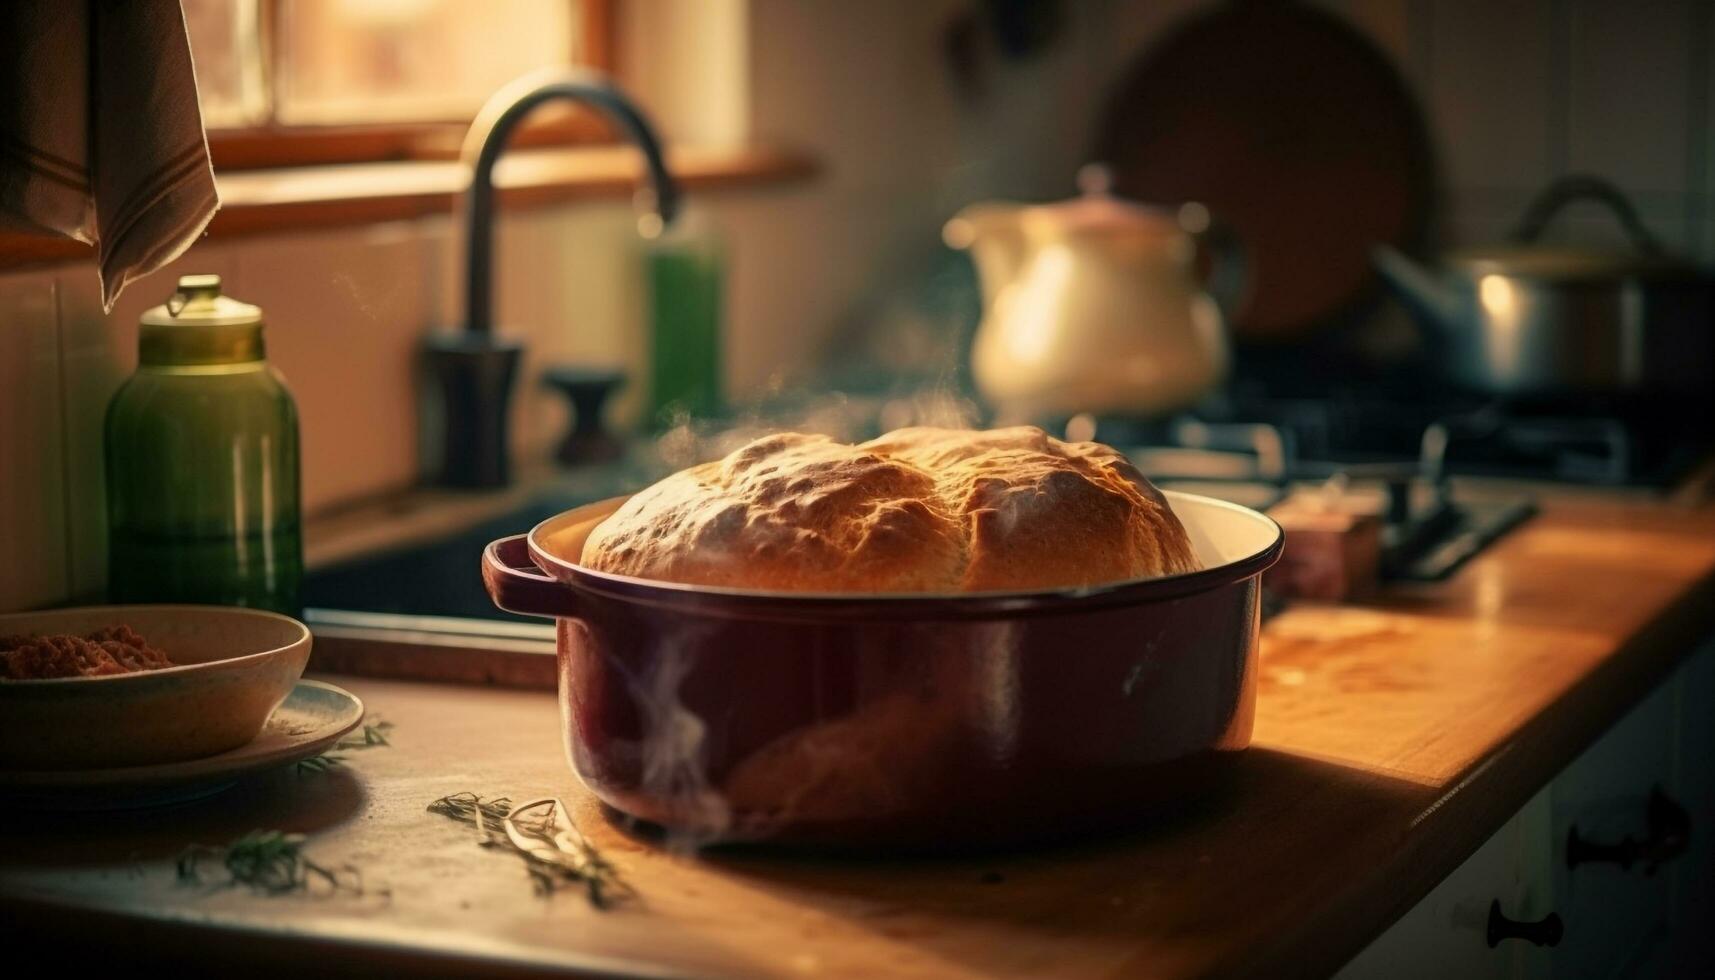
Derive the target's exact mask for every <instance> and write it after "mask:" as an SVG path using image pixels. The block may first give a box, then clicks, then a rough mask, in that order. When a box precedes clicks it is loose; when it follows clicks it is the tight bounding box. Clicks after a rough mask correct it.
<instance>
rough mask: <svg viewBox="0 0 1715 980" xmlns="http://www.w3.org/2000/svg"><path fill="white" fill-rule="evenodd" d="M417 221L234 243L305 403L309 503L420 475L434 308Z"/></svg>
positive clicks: (271, 353) (284, 367)
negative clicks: (423, 364) (423, 361)
mask: <svg viewBox="0 0 1715 980" xmlns="http://www.w3.org/2000/svg"><path fill="white" fill-rule="evenodd" d="M426 254H427V253H426V251H425V246H424V243H423V239H422V237H421V236H420V235H419V234H418V233H417V228H416V226H415V225H414V224H409V223H401V224H387V225H377V226H374V227H370V228H363V229H355V230H341V231H326V232H316V233H308V234H294V235H277V236H270V237H267V238H258V239H252V240H246V241H242V242H239V243H237V244H235V245H234V246H233V261H234V262H235V263H236V265H237V267H238V277H239V281H240V283H241V284H242V287H243V288H242V292H238V291H235V293H236V294H237V295H238V296H239V297H240V298H242V299H244V300H245V301H246V302H250V303H254V304H256V305H257V306H260V307H261V308H262V310H263V313H264V315H265V316H266V317H267V332H266V338H267V344H268V359H269V361H270V362H271V363H272V364H273V365H274V366H275V367H276V368H278V369H279V371H280V372H281V373H282V374H284V375H285V377H286V385H287V387H288V388H290V389H291V391H292V394H293V396H294V398H295V400H296V401H297V405H298V424H299V429H300V446H301V453H302V459H303V462H302V472H303V509H304V511H305V513H315V512H317V511H319V510H324V509H326V508H328V507H330V506H333V505H337V504H340V503H344V502H348V501H351V500H356V499H360V498H363V497H366V496H373V495H376V494H380V493H383V492H386V491H389V490H398V489H402V488H404V487H408V486H410V485H412V484H413V483H415V482H416V481H417V477H418V473H419V464H418V454H417V381H418V379H417V371H416V368H417V363H418V361H417V358H418V352H419V349H420V345H421V338H422V336H423V333H424V331H425V330H426V329H428V326H429V323H430V320H431V319H432V316H433V297H432V295H431V290H430V288H429V284H428V282H427V280H426V278H425V270H426V269H427V268H428V264H427V260H426Z"/></svg>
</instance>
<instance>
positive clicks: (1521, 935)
mask: <svg viewBox="0 0 1715 980" xmlns="http://www.w3.org/2000/svg"><path fill="white" fill-rule="evenodd" d="M1565 933H1566V926H1565V925H1564V924H1563V923H1562V922H1561V921H1560V915H1559V913H1557V912H1550V913H1548V914H1547V915H1545V916H1543V917H1542V918H1540V919H1538V920H1536V921H1535V922H1521V921H1519V920H1518V919H1509V918H1507V917H1506V916H1505V915H1504V914H1502V913H1501V900H1500V899H1498V898H1497V899H1495V900H1494V901H1493V902H1490V903H1489V948H1490V949H1494V948H1495V947H1496V946H1499V945H1500V944H1501V940H1503V939H1523V940H1524V941H1525V942H1528V943H1530V944H1531V945H1533V946H1558V945H1560V937H1561V936H1563V935H1565Z"/></svg>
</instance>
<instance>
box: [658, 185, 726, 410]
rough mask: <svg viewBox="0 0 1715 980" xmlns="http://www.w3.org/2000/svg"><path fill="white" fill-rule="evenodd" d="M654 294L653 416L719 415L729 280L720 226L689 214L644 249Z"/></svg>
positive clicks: (677, 220)
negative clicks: (723, 305) (718, 233)
mask: <svg viewBox="0 0 1715 980" xmlns="http://www.w3.org/2000/svg"><path fill="white" fill-rule="evenodd" d="M644 264H645V267H646V271H647V282H648V295H649V300H648V302H649V348H650V350H649V421H650V422H651V423H653V424H654V425H656V426H658V427H665V426H668V425H671V424H673V423H674V422H675V421H677V420H678V419H680V418H683V417H685V416H689V417H691V418H709V417H711V416H716V415H719V414H720V413H721V411H722V408H723V400H722V398H721V301H722V296H721V285H722V282H721V281H722V279H723V278H724V271H723V270H724V265H725V262H724V260H723V257H722V253H721V246H720V240H719V238H718V237H717V236H716V234H715V232H714V230H713V229H712V228H710V227H709V226H708V225H707V224H706V223H705V222H704V220H703V218H702V216H701V215H699V214H697V213H696V212H694V211H687V212H685V213H681V214H680V215H679V217H678V218H677V219H676V220H675V221H674V222H673V223H672V224H671V225H670V226H668V228H667V229H666V230H665V231H664V232H663V233H662V234H661V235H660V236H659V237H657V238H655V239H654V240H652V241H651V242H650V243H649V244H648V246H647V251H646V252H645V254H644Z"/></svg>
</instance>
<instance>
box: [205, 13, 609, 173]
mask: <svg viewBox="0 0 1715 980" xmlns="http://www.w3.org/2000/svg"><path fill="white" fill-rule="evenodd" d="M565 2H567V3H569V4H571V5H572V6H573V8H574V9H573V16H574V17H575V18H576V19H577V21H578V22H579V25H580V29H579V31H578V42H579V46H578V50H577V51H576V52H575V55H576V61H577V63H578V64H580V65H584V66H587V67H590V68H594V69H595V70H597V71H601V72H604V73H606V74H609V75H612V74H615V73H616V71H617V69H618V65H617V59H616V53H617V50H618V45H617V39H616V38H615V36H614V22H615V16H614V5H615V3H616V2H617V0H565ZM260 4H261V24H260V28H261V31H262V34H263V43H262V52H263V57H264V58H268V57H271V56H272V52H273V44H274V39H275V38H277V37H278V36H279V33H280V21H279V18H280V16H281V9H282V8H281V4H280V3H279V0H260ZM268 84H270V85H273V84H274V82H273V75H272V73H269V75H268ZM277 100H278V93H276V99H275V102H276V104H277ZM469 127H470V119H468V118H466V119H441V120H428V121H424V122H412V123H374V124H369V123H352V124H338V125H308V126H294V125H290V124H277V123H269V124H266V125H260V126H248V127H222V128H211V129H210V130H209V131H208V148H209V155H210V157H211V158H212V159H213V162H214V168H215V170H216V172H232V171H239V170H261V169H276V168H280V167H302V166H325V165H329V164H340V163H381V162H401V161H409V160H453V159H457V158H458V152H459V145H460V143H461V141H462V140H463V139H464V134H465V130H467V129H468V128H469ZM615 138H616V136H615V133H614V132H613V130H612V128H611V127H610V126H609V125H608V123H607V121H606V120H604V119H602V118H601V117H599V116H598V115H596V114H595V113H594V112H591V111H589V110H588V109H585V108H583V107H579V106H574V107H571V108H570V110H569V111H566V112H562V113H560V114H558V115H556V116H555V117H554V118H552V119H549V120H544V121H541V122H526V123H525V124H524V125H523V126H522V127H521V128H520V129H519V131H518V133H517V134H516V135H515V136H514V137H513V139H512V145H513V146H520V147H543V146H573V145H585V144H600V143H611V142H613V141H614V140H615Z"/></svg>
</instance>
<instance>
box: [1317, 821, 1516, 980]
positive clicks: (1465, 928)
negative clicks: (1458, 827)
mask: <svg viewBox="0 0 1715 980" xmlns="http://www.w3.org/2000/svg"><path fill="white" fill-rule="evenodd" d="M1548 807H1549V803H1548V797H1547V794H1546V793H1542V794H1538V795H1537V797H1536V798H1535V799H1533V800H1532V801H1531V802H1530V803H1528V804H1526V805H1525V807H1524V808H1523V809H1522V810H1520V811H1519V813H1517V814H1515V815H1514V816H1513V818H1512V819H1510V820H1508V821H1507V822H1506V823H1505V824H1504V825H1502V827H1501V829H1500V830H1497V831H1495V833H1494V835H1493V836H1492V837H1490V838H1489V839H1488V840H1487V841H1485V842H1483V844H1482V845H1481V846H1480V847H1478V848H1477V850H1476V852H1475V853H1473V854H1472V855H1471V856H1470V857H1469V858H1466V859H1465V863H1464V864H1461V865H1460V866H1459V867H1458V868H1456V869H1454V871H1453V873H1452V874H1450V875H1448V876H1447V877H1446V878H1444V879H1442V881H1441V883H1440V884H1438V885H1436V886H1435V888H1434V889H1433V890H1432V891H1430V893H1429V894H1428V895H1426V896H1424V898H1423V900H1422V901H1420V902H1418V903H1417V904H1416V905H1415V906H1413V907H1412V908H1411V911H1409V912H1407V913H1406V914H1405V915H1404V916H1402V917H1401V918H1400V920H1399V921H1398V922H1396V923H1394V925H1393V926H1392V927H1391V928H1389V929H1388V931H1387V932H1385V933H1383V934H1382V935H1381V936H1380V937H1379V938H1377V939H1376V940H1375V941H1374V942H1372V943H1371V944H1370V945H1369V946H1367V947H1365V949H1364V950H1363V952H1361V953H1359V954H1358V955H1357V956H1356V957H1354V958H1353V959H1352V961H1351V962H1349V963H1347V964H1346V966H1345V967H1344V968H1343V969H1342V970H1341V971H1340V972H1339V974H1338V977H1339V978H1340V980H1368V978H1371V977H1376V978H1382V977H1386V978H1390V980H1393V978H1398V980H1413V978H1423V980H1430V978H1438V977H1459V978H1460V980H1511V978H1515V977H1519V976H1521V975H1523V970H1524V958H1523V946H1524V944H1522V943H1521V942H1518V941H1510V942H1503V943H1501V944H1500V945H1498V946H1493V947H1491V946H1490V945H1489V942H1488V926H1489V915H1490V906H1491V905H1493V904H1494V903H1496V902H1499V903H1500V905H1499V908H1500V911H1501V913H1502V914H1504V915H1507V916H1509V917H1511V918H1513V919H1516V920H1520V921H1534V920H1537V919H1540V918H1541V917H1542V916H1543V915H1544V914H1546V911H1547V908H1546V906H1547V904H1548V902H1547V898H1548V896H1547V895H1546V894H1545V889H1544V888H1543V887H1542V886H1541V884H1540V882H1539V881H1533V880H1532V872H1533V871H1534V870H1535V867H1534V865H1533V862H1532V861H1531V860H1530V856H1531V850H1532V847H1531V845H1532V843H1533V841H1534V840H1536V839H1537V838H1538V837H1539V836H1540V826H1541V825H1542V824H1543V823H1545V822H1546V814H1547V811H1548Z"/></svg>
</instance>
